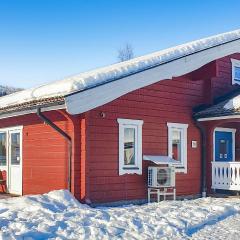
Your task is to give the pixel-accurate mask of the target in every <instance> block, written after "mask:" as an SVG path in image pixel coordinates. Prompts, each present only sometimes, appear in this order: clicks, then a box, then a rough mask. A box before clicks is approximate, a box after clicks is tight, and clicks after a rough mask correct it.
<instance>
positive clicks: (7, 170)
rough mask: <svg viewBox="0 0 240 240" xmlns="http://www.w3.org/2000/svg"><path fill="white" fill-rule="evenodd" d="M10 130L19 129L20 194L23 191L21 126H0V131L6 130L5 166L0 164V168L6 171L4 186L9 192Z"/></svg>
mask: <svg viewBox="0 0 240 240" xmlns="http://www.w3.org/2000/svg"><path fill="white" fill-rule="evenodd" d="M11 131H19V132H20V159H21V164H20V168H21V179H20V180H21V191H20V194H19V195H22V193H23V157H22V156H23V154H22V152H23V126H22V125H20V126H14V127H6V128H0V132H6V133H7V135H6V138H7V146H6V147H7V159H6V166H0V170H5V171H6V172H7V179H6V187H7V192H9V179H10V175H9V171H10V169H9V168H10V163H9V161H10V159H9V157H10V152H9V151H10V149H9V147H10V146H9V140H10V134H9V133H10V132H11Z"/></svg>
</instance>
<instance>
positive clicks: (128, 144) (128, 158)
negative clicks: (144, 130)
mask: <svg viewBox="0 0 240 240" xmlns="http://www.w3.org/2000/svg"><path fill="white" fill-rule="evenodd" d="M135 134H136V133H135V129H134V128H124V165H135Z"/></svg>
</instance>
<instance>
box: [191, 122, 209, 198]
mask: <svg viewBox="0 0 240 240" xmlns="http://www.w3.org/2000/svg"><path fill="white" fill-rule="evenodd" d="M194 120H195V123H196V126H197V127H198V129H199V130H200V133H201V140H202V145H201V166H202V169H201V194H202V197H206V195H207V151H206V146H207V138H206V131H205V128H204V127H203V126H202V124H201V123H200V122H198V121H197V120H196V119H194Z"/></svg>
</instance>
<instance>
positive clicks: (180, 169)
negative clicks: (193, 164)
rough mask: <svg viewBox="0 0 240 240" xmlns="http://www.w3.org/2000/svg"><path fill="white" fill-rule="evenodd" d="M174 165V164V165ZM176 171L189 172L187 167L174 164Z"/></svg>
mask: <svg viewBox="0 0 240 240" xmlns="http://www.w3.org/2000/svg"><path fill="white" fill-rule="evenodd" d="M173 166H174V165H173ZM174 167H175V172H176V173H185V174H186V173H187V169H186V168H185V167H179V166H174Z"/></svg>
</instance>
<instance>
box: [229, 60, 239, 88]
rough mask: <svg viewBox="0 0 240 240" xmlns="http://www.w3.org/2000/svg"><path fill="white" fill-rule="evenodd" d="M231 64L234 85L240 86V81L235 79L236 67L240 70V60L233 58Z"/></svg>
mask: <svg viewBox="0 0 240 240" xmlns="http://www.w3.org/2000/svg"><path fill="white" fill-rule="evenodd" d="M231 62H232V85H234V84H240V79H236V78H235V67H238V68H240V60H237V59H233V58H232V59H231Z"/></svg>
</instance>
